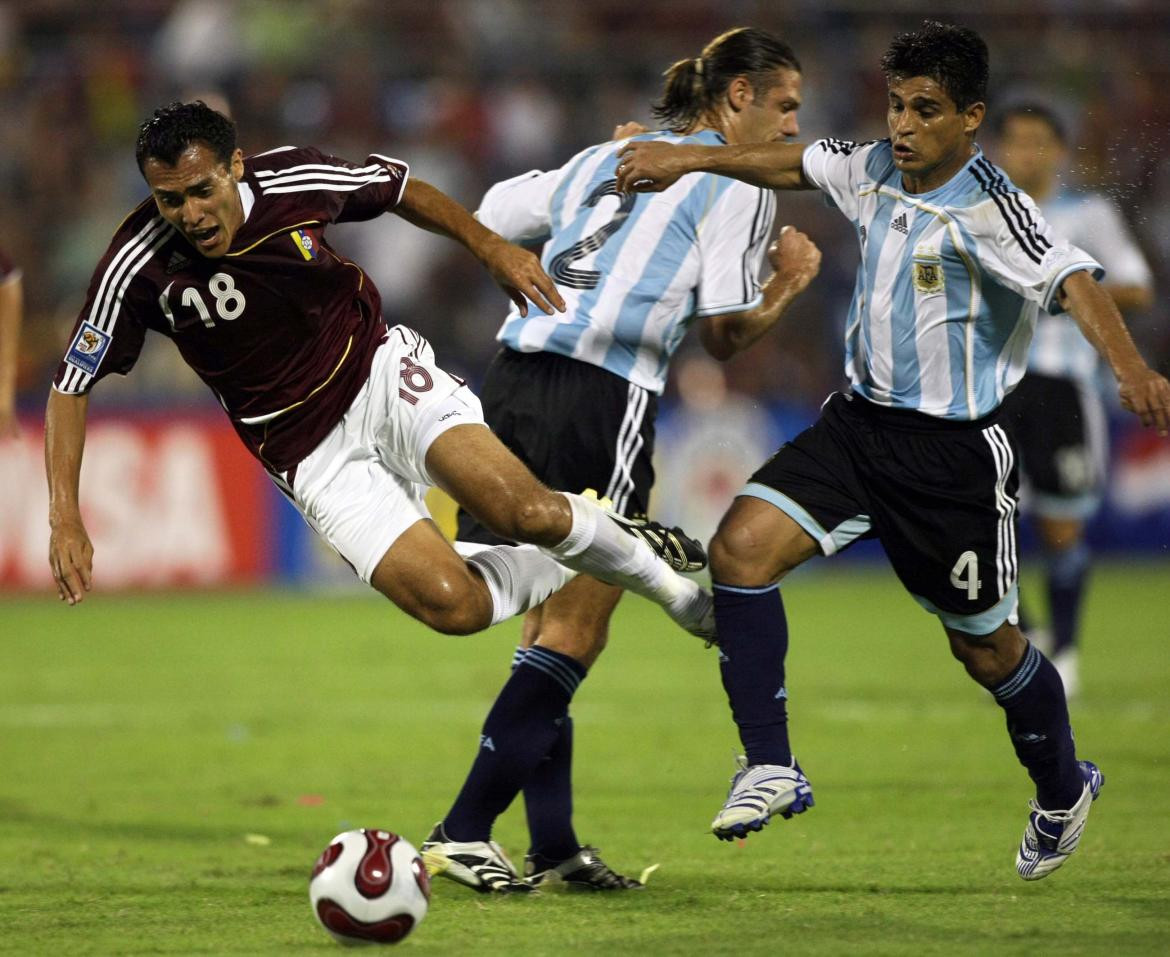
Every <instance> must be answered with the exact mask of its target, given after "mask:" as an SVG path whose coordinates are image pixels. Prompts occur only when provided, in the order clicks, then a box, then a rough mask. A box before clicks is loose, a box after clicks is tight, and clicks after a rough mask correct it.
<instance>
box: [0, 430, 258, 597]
mask: <svg viewBox="0 0 1170 957" xmlns="http://www.w3.org/2000/svg"><path fill="white" fill-rule="evenodd" d="M22 427H23V431H22V435H21V437H20V438H19V439H15V440H7V441H0V489H3V498H2V500H0V588H4V589H15V588H21V589H50V590H51V589H52V588H53V582H52V579H51V577H50V574H49V565H48V542H49V528H48V490H47V487H46V482H45V466H44V448H43V432H42V424H41V422H40V421H38V420H35V419H31V418H30V419H27V420H25V421H24V422H23V423H22ZM273 494H274V489H273V487H272V484H271V482H269V481H268V479H267V477H266V476H265V474H264V472H263V470H262V469H261V468H260V466H259V465H258V464H257V463H256V461H255V460H254V459H253V458H252V457H251V456H250V455H249V454H248V452H247V451H246V450H245V449H244V447H243V445H241V443H240V441H239V439H238V438H237V437H236V434H235V432H234V431H233V430H232V428H231V426H230V425H229V424H228V422H227V421H226V420H224V419H223V417H222V416H218V415H214V414H200V413H184V412H173V411H171V412H149V413H146V412H133V413H129V414H119V415H118V416H116V417H113V416H106V415H103V414H101V413H95V414H93V415H91V417H90V421H89V427H88V429H87V432H86V441H85V458H84V460H83V463H82V480H81V508H82V514H83V517H84V519H85V522H86V527H87V529H88V531H89V535H90V538H91V540H92V542H93V546H94V553H95V558H94V587H95V588H98V589H112V588H173V587H185V586H208V585H228V584H246V583H250V582H256V581H260V580H264V579H267V578H268V577H269V575H270V572H271V568H272V564H273V562H272V557H273V555H274V554H275V552H276V547H275V537H274V528H275V521H274V515H275V508H274V502H273V499H272V495H273Z"/></svg>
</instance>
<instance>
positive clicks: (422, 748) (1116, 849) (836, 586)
mask: <svg viewBox="0 0 1170 957" xmlns="http://www.w3.org/2000/svg"><path fill="white" fill-rule="evenodd" d="M1026 577H1029V576H1026ZM1030 578H1031V582H1030V583H1032V584H1034V580H1035V575H1034V574H1033V575H1032V576H1030ZM1168 585H1170V565H1167V564H1165V563H1163V564H1145V565H1114V566H1102V567H1101V568H1099V569H1098V570H1097V571H1096V573H1095V577H1094V580H1093V587H1092V591H1091V593H1090V596H1089V607H1088V611H1087V621H1086V635H1087V640H1086V644H1085V648H1084V652H1083V657H1082V673H1083V680H1084V686H1085V688H1084V694H1083V696H1082V698H1081V699H1080V700H1079V701H1078V702H1076V703H1075V705H1074V708H1073V720H1074V724H1075V727H1076V730H1077V741H1078V746H1079V751H1080V753H1081V754H1082V755H1083V756H1084V757H1090V758H1092V759H1093V760H1095V761H1097V762H1099V763H1100V765H1101V766H1102V768H1103V770H1104V771H1105V774H1106V777H1107V782H1106V787H1105V790H1104V792H1103V795H1102V798H1101V800H1100V801H1099V802H1098V803H1097V805H1096V807H1095V810H1094V812H1093V814H1092V816H1091V817H1090V820H1089V824H1088V828H1087V831H1086V836H1085V839H1084V841H1083V842H1082V844H1081V848H1080V850H1079V851H1078V853H1077V855H1076V856H1075V857H1073V858H1072V859H1071V860H1070V862H1069V863H1068V864H1067V865H1066V866H1065V867H1064V868H1063V869H1061V870H1060V871H1059V872H1057V873H1056V874H1055V875H1053V876H1052V877H1050V878H1048V879H1047V880H1044V881H1041V882H1038V883H1035V884H1027V883H1024V882H1023V881H1021V880H1019V878H1017V877H1016V875H1015V871H1014V867H1013V861H1014V853H1015V847H1016V844H1017V842H1018V841H1019V838H1020V834H1021V832H1022V829H1023V826H1024V822H1025V816H1026V806H1025V802H1026V800H1027V798H1028V797H1029V790H1030V789H1029V782H1028V780H1027V777H1026V775H1025V773H1024V771H1023V769H1022V768H1020V767H1019V765H1018V764H1017V763H1016V761H1015V758H1014V756H1013V755H1012V753H1011V750H1010V746H1009V743H1008V741H1007V737H1006V734H1005V733H1004V730H1003V718H1002V715H1001V712H1000V711H999V709H998V708H997V707H995V705H994V704H993V703H992V702H991V700H990V699H989V697H988V696H987V695H986V694H984V693H983V692H981V691H980V690H979V689H978V688H976V687H975V686H974V685H973V684H971V683H970V682H969V681H968V680H967V679H966V677H965V676H964V675H963V674H962V671H961V669H960V667H959V666H958V665H957V664H956V663H955V662H953V661H952V660H951V658H950V656H949V654H948V651H947V648H946V642H945V639H944V638H943V636H942V633H941V630H940V629H939V628H938V626H937V625H936V624H935V622H934V621H933V619H932V618H930V617H929V616H928V615H926V614H925V613H923V612H922V611H921V610H919V609H918V607H917V606H916V605H915V604H914V603H913V602H912V601H911V599H909V598H908V597H907V596H906V595H905V594H904V593H903V592H902V590H901V588H900V587H899V585H898V583H897V581H896V580H895V579H894V577H893V575H892V574H891V573H890V572H888V571H887V570H886V569H885V568H868V569H864V568H863V569H858V568H856V567H847V566H844V565H842V564H840V563H838V564H835V565H834V564H831V563H824V562H822V563H818V565H817V567H816V569H815V570H811V569H810V570H807V571H802V572H800V573H798V574H797V575H796V576H794V577H793V578H792V579H791V580H790V581H789V582H788V583H786V587H785V599H786V602H787V605H788V611H789V619H790V622H791V628H792V649H791V652H790V656H789V671H788V688H789V691H790V693H791V713H792V725H793V741H794V745H795V747H796V753H797V754H798V755H799V756H800V758H801V762H802V764H803V765H804V767H805V769H806V771H807V772H808V774H809V776H810V778H811V780H812V782H813V785H814V788H815V792H816V799H817V805H816V807H815V808H814V809H813V810H812V812H811V813H808V814H805V815H803V816H802V817H800V818H796V819H794V820H792V821H780V820H777V821H775V822H773V823H772V824H771V825H770V826H769V827H767V828H766V829H765V830H764V831H763V832H762V833H760V834H757V835H753V836H752V837H751V838H749V839H748V840H747V841H746V842H743V843H742V844H723V843H720V842H718V841H716V840H715V839H714V838H713V837H712V836H711V835H710V834H709V833H708V832H707V825H708V822H709V821H710V819H711V817H712V815H713V813H714V811H715V810H716V808H717V807H718V806H719V804H720V802H721V801H722V798H723V796H724V789H725V787H726V783H727V779H728V776H729V775H730V773H731V770H732V755H733V753H734V751H735V748H736V746H737V741H736V737H735V734H734V729H733V726H732V723H731V720H730V717H729V715H728V712H727V707H726V702H725V699H724V696H723V692H722V689H721V687H720V685H719V679H718V672H717V666H716V659H715V653H714V651H711V650H705V649H704V648H703V645H702V643H701V642H699V641H697V640H696V639H693V638H690V637H689V636H686V635H684V634H682V633H681V632H679V631H677V630H676V629H674V628H673V626H671V625H670V623H669V622H668V620H667V619H666V618H665V616H663V615H662V614H661V612H659V611H658V609H656V608H654V607H653V606H651V605H649V604H647V603H645V602H643V601H640V600H638V599H635V598H630V597H627V598H626V600H625V601H624V602H623V604H622V606H621V607H620V608H619V611H618V615H617V618H616V622H615V627H614V629H613V635H612V638H611V643H610V648H609V650H608V652H607V653H606V655H605V656H604V657H603V658H602V659H601V661H600V662H599V664H598V666H597V667H596V668H595V669H594V673H593V674H591V675H590V677H589V678H588V680H587V681H586V682H585V683H584V684H583V685H582V688H581V691H580V693H579V694H578V697H577V701H576V704H575V707H574V715H575V720H576V729H577V770H576V782H577V816H576V820H577V830H578V833H579V834H580V836H581V837H582V839H585V840H588V841H590V842H592V843H595V844H597V845H598V846H600V847H601V848H602V850H603V853H604V856H605V857H606V859H607V860H608V861H609V862H610V863H612V864H613V865H614V866H615V867H617V868H618V869H619V870H622V871H624V872H626V873H631V874H634V875H637V874H638V873H639V872H640V871H641V870H642V868H644V867H647V866H649V865H652V864H658V865H659V867H658V869H657V870H656V871H655V872H654V873H653V875H652V877H651V878H650V881H649V886H648V888H647V889H646V890H645V891H644V892H642V893H631V894H625V895H620V896H608V895H597V896H577V895H565V894H552V893H548V894H543V895H540V896H539V897H535V898H526V899H508V898H501V899H490V898H486V897H481V896H479V895H476V894H473V893H471V892H470V891H466V890H465V889H463V888H460V887H458V886H456V885H454V884H451V883H449V882H446V881H441V880H437V881H436V882H435V892H434V895H433V898H432V902H431V909H430V913H429V914H428V916H427V919H426V921H425V922H424V923H423V924H422V925H421V926H420V927H419V928H418V929H417V930H416V932H415V934H414V935H413V936H412V937H411V938H410V939H409V940H408V941H407V942H405V943H404V944H403V945H402V947H401V949H402V950H403V951H405V952H408V953H417V954H476V955H481V954H482V955H493V954H505V953H521V954H526V955H541V954H549V955H567V954H602V953H604V954H607V955H612V954H634V953H637V954H640V955H658V954H702V955H704V957H707V955H713V954H737V955H744V954H777V953H786V952H787V953H803V954H808V953H813V954H850V953H867V954H869V953H872V954H898V955H905V954H956V953H958V954H992V953H994V954H997V955H1006V954H1028V955H1035V954H1057V953H1059V954H1062V955H1067V954H1110V955H1130V954H1147V953H1148V954H1164V953H1167V952H1170V652H1168V649H1167V644H1168V643H1167V639H1168V638H1170V612H1168V611H1167V596H1168V594H1170V588H1168ZM518 634H519V628H518V625H517V624H516V623H514V622H513V623H508V624H506V625H504V626H501V627H499V628H497V629H495V630H494V631H493V632H490V633H488V634H487V635H484V636H476V637H469V638H444V637H440V636H437V635H434V634H431V633H429V632H427V631H426V629H424V628H423V627H422V626H420V625H417V624H414V623H413V622H411V621H409V620H407V619H406V618H405V616H403V615H402V614H400V613H398V612H397V611H396V610H394V609H393V608H392V607H391V606H390V605H389V604H387V603H386V602H384V601H382V600H380V599H377V598H374V597H366V596H357V597H346V596H338V595H325V596H322V595H311V594H309V595H306V594H297V593H291V592H262V593H254V594H253V593H241V594H182V595H160V596H130V597H127V596H111V595H103V594H101V593H100V592H96V593H94V594H93V595H92V596H91V597H90V598H89V599H88V600H87V601H86V602H85V603H84V604H83V605H82V606H81V607H78V608H73V609H69V608H66V607H64V606H62V605H60V604H59V603H57V602H56V601H54V600H53V599H51V598H49V597H43V598H37V599H35V600H33V599H19V600H16V599H12V598H8V599H6V600H4V601H2V602H0V952H3V953H13V954H155V953H160V954H314V953H321V954H325V953H334V952H337V945H336V944H334V943H333V942H332V940H331V939H329V938H328V937H327V936H326V934H325V933H324V932H323V931H322V930H320V928H319V927H317V925H316V924H315V922H314V920H313V918H312V915H311V913H310V909H309V905H308V896H307V879H308V872H309V869H310V867H311V865H312V863H313V861H314V859H315V857H316V856H317V854H318V853H319V852H320V851H321V849H322V848H323V847H324V846H325V845H326V843H327V842H328V840H329V838H330V837H332V836H333V835H334V834H335V833H337V832H338V831H341V830H344V829H347V828H351V827H359V826H379V827H386V828H389V829H392V830H396V831H399V832H401V833H403V834H404V835H406V836H407V837H408V838H410V839H411V840H413V841H415V842H416V843H418V842H420V841H421V840H422V838H423V836H424V835H425V834H426V832H427V831H428V829H429V828H430V826H431V825H432V824H433V823H434V821H436V820H437V819H438V818H440V817H441V816H442V815H443V813H444V812H445V810H446V808H447V806H448V805H449V803H450V801H451V799H452V798H453V796H454V794H455V792H456V790H457V788H458V786H459V784H460V782H461V781H462V778H463V774H464V772H465V770H466V768H467V766H468V763H469V761H470V759H471V757H472V755H473V753H474V749H475V747H476V745H477V738H478V732H479V726H480V723H481V721H482V719H483V715H484V713H485V712H486V709H487V707H488V705H489V703H490V702H491V700H492V698H493V697H494V695H495V692H496V691H497V689H498V687H499V685H500V683H501V681H502V680H503V678H504V677H505V675H506V673H507V669H508V663H509V659H510V656H511V650H512V647H513V644H514V642H515V640H516V637H517V636H518ZM496 837H497V839H498V840H499V841H500V842H501V843H502V844H503V845H504V847H505V848H506V849H507V850H508V851H509V852H510V853H511V854H512V855H513V856H514V857H521V856H522V855H523V852H524V848H525V837H526V832H525V830H524V823H523V814H522V808H521V807H520V806H519V805H517V806H514V807H513V808H512V809H511V810H509V812H508V814H507V815H506V816H505V817H504V818H502V819H501V821H500V823H499V825H498V827H497V829H496Z"/></svg>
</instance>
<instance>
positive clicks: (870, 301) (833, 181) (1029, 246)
mask: <svg viewBox="0 0 1170 957" xmlns="http://www.w3.org/2000/svg"><path fill="white" fill-rule="evenodd" d="M803 163H804V173H805V176H806V177H807V178H808V180H809V181H810V182H811V183H813V184H815V185H816V186H818V187H820V189H822V190H824V192H825V195H826V196H827V197H828V199H829V200H831V201H832V203H833V204H834V205H836V206H837V207H838V208H839V209H840V210H841V212H843V213H844V214H845V215H846V216H848V217H849V219H850V220H851V221H852V222H853V224H854V226H855V227H856V228H857V234H858V239H859V241H860V243H861V263H860V265H859V266H858V268H857V282H856V285H855V286H854V290H853V303H852V305H851V306H850V311H849V320H848V323H847V326H846V330H845V369H846V373H847V374H848V376H849V378H850V381H851V382H852V383H853V388H854V389H855V390H856V391H858V392H860V393H861V394H862V395H863V396H865V397H866V398H867V399H869V400H871V401H872V402H875V403H877V404H879V405H885V406H892V407H895V408H901V409H914V410H917V411H919V412H924V413H926V414H927V415H933V416H937V417H938V418H943V419H952V420H957V421H969V420H972V419H977V418H981V417H982V416H985V415H987V414H989V413H990V412H992V411H994V410H995V409H996V408H997V407H998V406H999V404H1000V402H1002V401H1003V397H1004V396H1005V395H1006V394H1007V393H1008V392H1010V391H1011V390H1012V389H1013V388H1014V387H1015V385H1016V383H1017V382H1019V380H1020V378H1021V376H1023V374H1024V368H1025V365H1026V361H1027V356H1028V346H1029V344H1030V343H1031V340H1032V331H1033V328H1034V327H1035V323H1036V313H1037V311H1038V309H1039V308H1040V307H1044V308H1045V309H1048V310H1049V311H1050V312H1059V311H1060V306H1059V305H1058V304H1057V303H1056V297H1057V292H1058V290H1059V288H1060V283H1061V281H1062V280H1063V279H1064V278H1065V277H1066V276H1067V275H1069V274H1070V273H1072V272H1076V271H1078V270H1090V271H1091V272H1092V273H1093V274H1094V275H1096V276H1100V275H1101V274H1102V270H1101V267H1100V265H1099V264H1098V263H1097V262H1096V260H1094V259H1093V258H1092V257H1090V256H1089V255H1088V254H1086V253H1085V252H1083V251H1082V250H1080V249H1077V248H1076V247H1075V246H1070V245H1069V244H1068V243H1066V242H1064V241H1062V240H1058V239H1056V238H1055V237H1054V236H1053V235H1052V233H1051V230H1050V229H1049V227H1048V225H1047V223H1045V222H1044V220H1043V219H1042V218H1041V217H1040V215H1039V213H1038V212H1037V210H1036V204H1035V203H1033V202H1032V200H1031V199H1030V198H1029V197H1028V196H1026V195H1025V194H1023V193H1021V192H1019V191H1018V190H1017V189H1016V188H1015V187H1014V186H1012V185H1011V183H1010V182H1009V181H1008V179H1007V177H1006V176H1005V175H1004V173H1003V172H1002V171H1001V170H1000V169H998V168H997V167H996V166H993V165H992V164H991V163H990V162H989V161H988V160H987V159H986V158H985V157H984V156H983V152H982V150H980V149H979V148H978V147H976V149H975V155H974V156H972V157H971V160H970V161H969V162H968V163H967V164H966V165H965V166H964V167H963V168H962V169H961V170H960V171H959V172H958V173H956V174H955V175H954V176H953V177H951V179H950V180H949V181H947V182H946V183H945V184H943V185H942V186H940V187H939V188H938V189H934V190H931V191H930V192H928V193H907V192H905V191H904V190H903V189H902V174H901V173H900V172H899V171H898V169H897V168H896V167H895V166H894V160H893V153H892V150H891V148H890V141H889V140H880V141H878V142H874V143H850V142H847V141H844V140H834V139H823V140H818V141H817V142H815V143H813V144H812V145H810V146H809V147H808V148H807V149H806V150H805V151H804V156H803Z"/></svg>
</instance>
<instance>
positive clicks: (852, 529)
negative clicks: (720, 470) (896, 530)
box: [739, 482, 872, 556]
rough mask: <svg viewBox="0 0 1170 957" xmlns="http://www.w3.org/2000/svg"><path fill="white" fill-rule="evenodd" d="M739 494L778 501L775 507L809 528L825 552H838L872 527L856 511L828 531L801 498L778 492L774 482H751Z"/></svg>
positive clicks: (804, 527)
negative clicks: (811, 513) (806, 509)
mask: <svg viewBox="0 0 1170 957" xmlns="http://www.w3.org/2000/svg"><path fill="white" fill-rule="evenodd" d="M739 494H740V495H750V496H751V497H752V498H758V499H763V501H765V502H767V503H768V504H770V505H775V506H776V508H778V509H780V511H782V512H783V513H784V514H785V515H787V516H788V517H789V518H791V519H792V520H793V521H794V522H796V524H797V525H799V526H800V527H801V528H803V529H804V530H805V531H806V532H808V534H809V535H810V536H811V537H812V539H813V541H815V542H816V543H817V544H818V545H819V546H820V548H821V553H822V554H824V555H825V556H829V555H835V554H837V552H839V551H841V549H843V548H844V547H845V546H846V545H848V544H850V543H851V542H854V541H856V540H857V539H858V538H860V537H861V536H862V535H864V534H865V533H866V532H868V531H869V530H870V528H871V527H872V524H871V523H870V520H869V516H868V515H854V516H853V517H852V518H847V519H846V520H845V521H843V522H842V523H841V524H840V525H838V526H837V527H836V528H834V529H833V530H832V531H825V529H824V528H823V527H822V526H821V523H820V522H818V521H817V520H816V519H815V518H813V517H812V516H811V515H810V514H809V513H808V512H807V511H805V509H804V507H803V506H802V505H801V504H800V503H799V502H795V501H793V500H792V499H790V498H789V497H788V496H787V495H785V494H784V493H783V492H778V491H776V489H774V488H772V487H771V486H768V485H762V484H761V483H759V482H748V484H747V485H745V486H744V488H743V491H741V492H740V493H739Z"/></svg>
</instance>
